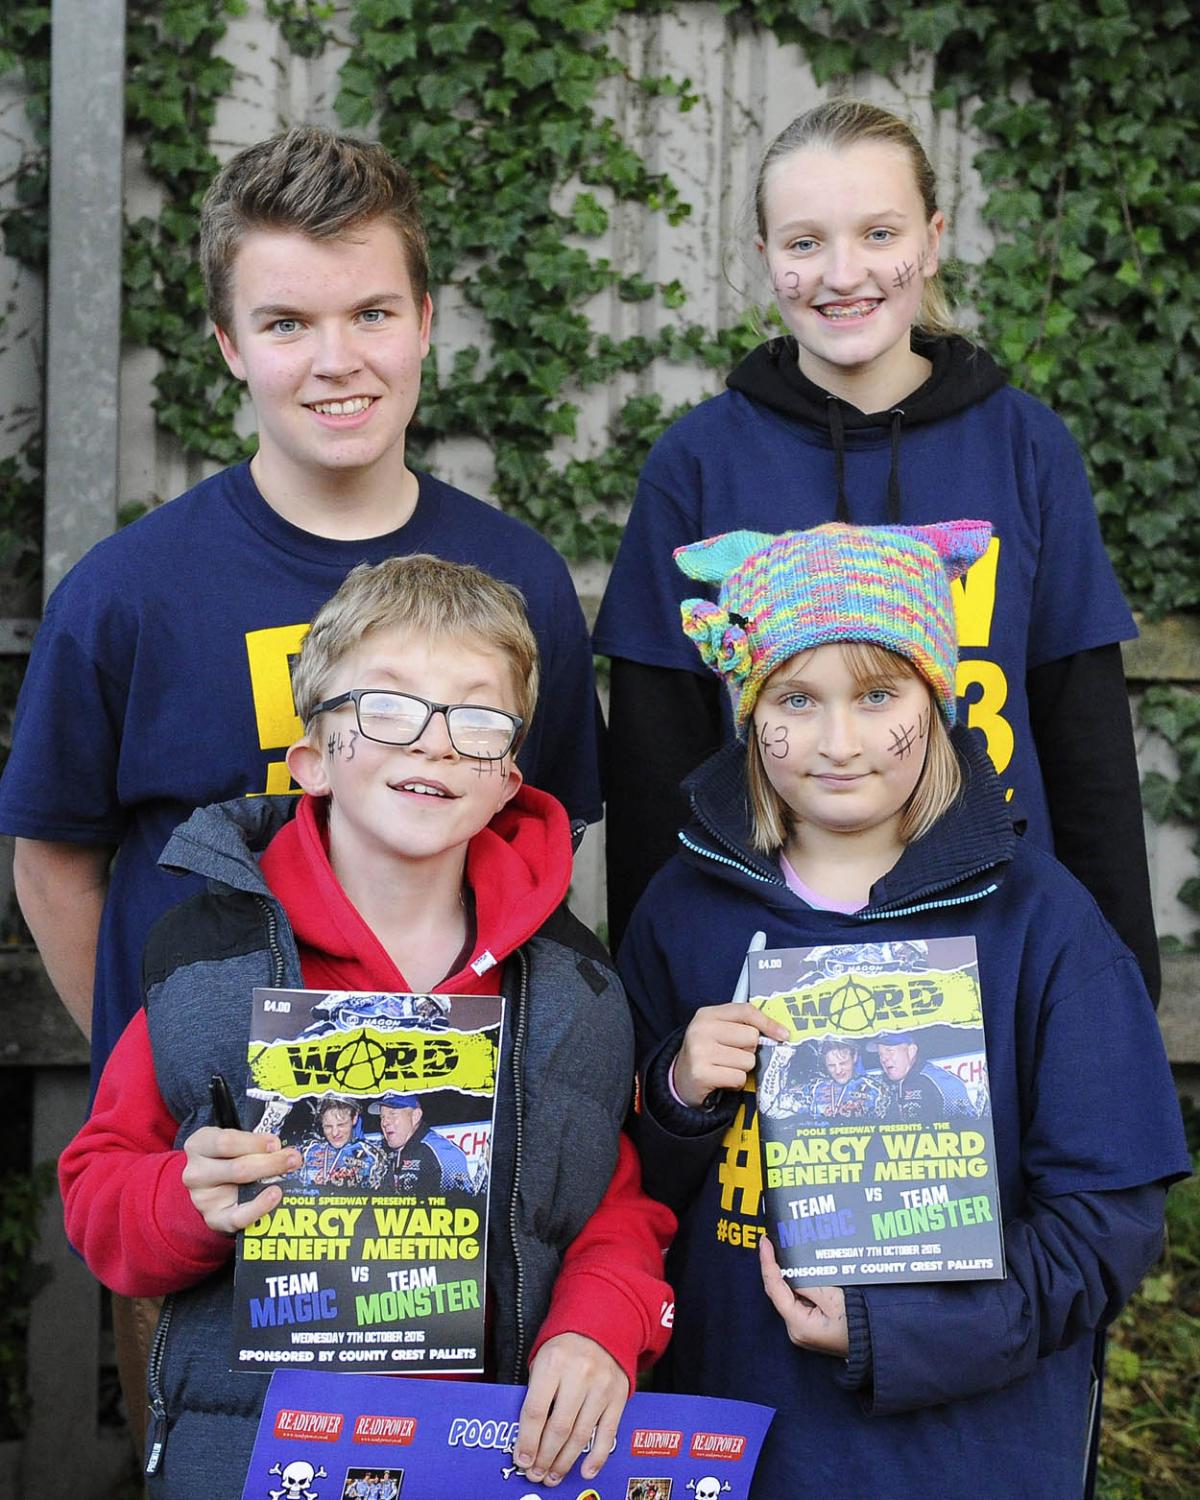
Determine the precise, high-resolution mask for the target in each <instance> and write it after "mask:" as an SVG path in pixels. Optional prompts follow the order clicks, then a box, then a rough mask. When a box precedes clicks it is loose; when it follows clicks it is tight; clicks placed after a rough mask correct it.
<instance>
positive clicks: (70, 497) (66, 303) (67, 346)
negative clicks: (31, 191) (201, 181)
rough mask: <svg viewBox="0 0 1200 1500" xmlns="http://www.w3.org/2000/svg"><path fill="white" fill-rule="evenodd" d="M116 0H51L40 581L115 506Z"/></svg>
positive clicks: (102, 531)
mask: <svg viewBox="0 0 1200 1500" xmlns="http://www.w3.org/2000/svg"><path fill="white" fill-rule="evenodd" d="M124 137H125V0H53V4H52V6H51V33H50V268H49V280H48V286H47V316H46V325H47V326H46V502H45V518H46V540H45V575H44V576H45V581H44V590H45V593H46V594H47V595H48V594H49V593H50V591H51V589H53V587H54V585H55V584H56V583H57V582H58V580H59V579H60V578H61V577H62V575H63V574H64V573H65V572H66V571H67V569H68V568H70V567H71V565H72V564H73V563H75V562H76V561H77V560H78V559H79V558H80V557H81V556H82V555H83V554H84V553H85V552H86V551H87V550H88V548H89V547H90V546H92V544H93V543H94V542H97V541H99V540H100V539H101V538H102V537H105V536H107V535H108V534H109V532H111V531H112V530H113V528H114V526H115V525H116V516H117V392H118V363H119V359H120V338H121V190H122V153H123V150H124Z"/></svg>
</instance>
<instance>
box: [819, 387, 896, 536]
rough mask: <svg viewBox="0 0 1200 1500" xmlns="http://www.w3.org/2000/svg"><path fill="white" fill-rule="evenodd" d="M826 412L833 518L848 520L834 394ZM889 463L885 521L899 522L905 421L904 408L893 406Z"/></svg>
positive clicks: (842, 439)
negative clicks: (834, 490)
mask: <svg viewBox="0 0 1200 1500" xmlns="http://www.w3.org/2000/svg"><path fill="white" fill-rule="evenodd" d="M825 413H826V416H827V417H828V419H829V436H830V439H831V441H832V443H833V462H834V469H835V472H836V474H837V509H836V510H835V512H834V520H835V521H845V522H849V520H850V499H849V496H848V495H847V494H846V425H845V422H844V421H843V420H842V408H841V406H840V404H839V402H838V398H837V397H836V396H826V398H825ZM889 415H890V416H891V419H892V420H891V443H892V456H891V466H890V468H889V469H888V487H887V524H888V525H889V526H897V525H899V523H900V429H901V427H902V426H903V424H904V408H903V407H901V406H893V407H892V410H891V412H890V413H889Z"/></svg>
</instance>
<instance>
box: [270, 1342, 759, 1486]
mask: <svg viewBox="0 0 1200 1500" xmlns="http://www.w3.org/2000/svg"><path fill="white" fill-rule="evenodd" d="M524 1398H525V1389H524V1387H523V1386H514V1385H483V1384H477V1383H475V1382H470V1381H444V1380H408V1379H404V1378H403V1377H394V1376H384V1375H338V1374H321V1373H318V1372H316V1371H307V1370H279V1371H277V1372H276V1373H275V1375H273V1376H272V1378H271V1387H270V1390H269V1391H268V1393H267V1399H266V1403H265V1405H264V1406H263V1414H262V1421H261V1422H260V1424H259V1429H258V1438H257V1440H256V1441H255V1444H254V1456H253V1458H252V1459H251V1461H250V1472H249V1474H248V1475H247V1477H246V1487H245V1489H244V1490H243V1491H242V1500H463V1497H464V1496H469V1497H470V1500H542V1497H543V1496H551V1495H553V1496H558V1497H559V1500H745V1497H746V1496H747V1495H748V1494H749V1493H750V1479H751V1476H752V1475H753V1473H754V1465H755V1463H756V1462H757V1459H758V1451H759V1448H760V1447H761V1446H762V1440H763V1437H764V1436H765V1435H766V1430H767V1424H768V1423H769V1422H770V1420H771V1417H772V1416H773V1415H774V1413H773V1410H772V1408H771V1407H769V1406H756V1405H752V1404H750V1403H749V1402H746V1401H717V1400H713V1399H711V1398H709V1397H706V1396H660V1395H654V1394H642V1393H638V1394H635V1395H633V1396H632V1397H631V1398H630V1400H629V1403H628V1405H627V1406H626V1408H625V1411H624V1414H623V1416H622V1418H621V1425H620V1428H619V1429H618V1431H617V1441H616V1445H615V1447H614V1449H613V1451H612V1453H611V1454H610V1455H609V1458H608V1461H607V1462H606V1463H605V1465H604V1468H603V1469H601V1471H600V1473H599V1474H597V1475H596V1477H595V1478H594V1479H592V1480H584V1479H581V1478H580V1477H579V1465H578V1463H576V1465H575V1467H574V1468H573V1469H572V1471H571V1473H570V1474H569V1475H568V1476H567V1478H566V1479H564V1480H563V1481H562V1482H561V1483H559V1484H557V1485H555V1486H553V1487H546V1486H543V1485H539V1484H534V1483H533V1481H532V1480H530V1479H527V1478H526V1477H525V1475H524V1474H523V1473H522V1472H521V1471H520V1470H519V1469H517V1468H515V1467H514V1465H513V1457H512V1449H513V1444H514V1442H515V1439H516V1435H517V1419H518V1415H519V1413H520V1410H521V1402H522V1401H523V1400H524Z"/></svg>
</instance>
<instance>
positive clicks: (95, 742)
mask: <svg viewBox="0 0 1200 1500" xmlns="http://www.w3.org/2000/svg"><path fill="white" fill-rule="evenodd" d="M418 478H419V481H420V492H419V496H418V500H417V505H416V509H415V510H414V512H413V514H412V516H411V518H410V519H409V521H408V522H407V524H405V525H404V526H402V527H401V528H400V529H399V530H397V531H394V532H390V533H389V534H387V535H385V536H378V537H371V538H369V539H366V540H363V541H331V540H328V539H326V538H324V537H318V536H314V535H313V534H312V533H310V532H306V531H302V530H300V529H299V528H298V527H296V526H292V525H291V524H290V523H289V522H287V521H285V520H283V519H282V517H280V516H279V515H277V514H276V512H275V511H273V510H272V509H271V508H270V506H268V505H267V503H266V502H265V501H264V500H263V498H262V496H261V495H260V494H259V492H258V488H257V486H256V485H255V483H254V480H253V479H252V477H251V475H250V469H249V465H248V464H242V465H239V466H238V467H236V468H232V469H227V470H224V471H223V472H222V473H220V474H217V475H214V476H213V477H212V478H211V479H207V480H205V481H204V482H203V483H201V484H198V485H197V486H196V487H195V488H194V489H192V490H189V491H188V492H187V493H186V494H184V495H181V496H180V497H179V498H178V499H176V500H172V501H171V502H170V503H169V504H167V505H164V506H162V507H161V508H160V509H158V510H155V511H153V512H152V513H151V514H150V515H148V516H145V517H143V518H142V519H141V520H139V521H137V522H135V523H134V524H133V525H132V526H130V527H128V528H126V529H125V530H124V531H120V532H118V533H117V534H116V535H114V536H111V537H108V538H107V539H106V540H104V541H103V542H101V543H99V545H97V546H96V547H94V548H93V549H92V550H91V551H90V552H89V553H88V554H87V556H86V557H85V558H83V559H82V561H81V562H80V563H79V564H78V565H77V566H76V567H75V568H73V569H72V570H71V572H70V573H68V574H67V576H66V577H65V578H64V579H63V581H62V583H60V584H59V586H58V588H57V589H56V590H55V592H54V594H53V596H52V597H51V599H50V602H49V604H48V605H47V608H46V616H45V620H44V622H43V624H42V627H41V629H40V631H39V632H38V636H37V639H36V641H35V642H34V647H33V654H32V656H31V659H30V663H29V670H28V672H27V674H26V678H25V684H24V687H23V689H22V691H21V695H20V698H19V700H18V704H17V714H16V722H15V726H14V736H13V740H14V743H13V751H12V755H11V757H10V759H9V762H8V765H7V768H6V770H5V773H4V777H3V780H2V781H0V830H2V831H3V832H5V833H9V834H16V835H18V836H20V837H24V838H31V839H44V840H50V841H54V842H65V843H77V844H101V845H105V844H112V845H118V846H119V853H118V856H117V859H116V862H115V865H114V867H113V873H112V883H111V886H110V888H109V893H108V899H107V902H106V905H105V909H104V916H103V920H102V923H101V930H100V946H99V953H98V957H97V970H96V990H95V1003H94V1007H93V1031H92V1065H93V1076H94V1077H99V1070H100V1068H101V1067H102V1066H103V1064H104V1061H105V1059H106V1058H107V1057H108V1054H109V1053H110V1052H111V1051H112V1048H113V1047H114V1045H115V1044H116V1042H117V1039H118V1037H119V1036H120V1035H121V1032H122V1030H123V1029H124V1027H125V1025H126V1023H127V1022H128V1020H129V1017H130V1016H131V1015H132V1014H133V1012H134V1011H135V1010H136V1009H137V1006H138V1004H139V1001H140V994H141V953H142V945H143V943H144V941H145V937H146V934H147V932H148V930H149V928H150V926H151V925H152V923H153V922H154V921H155V919H156V918H157V917H158V916H159V915H160V914H161V913H162V912H163V911H165V910H166V908H167V907H169V906H171V905H173V904H174V903H175V902H177V901H179V900H181V899H183V897H185V896H186V895H188V894H189V893H190V892H191V890H192V889H193V888H195V887H196V885H197V884H198V882H195V881H193V880H191V879H190V878H189V879H187V880H185V879H183V878H181V877H179V876H177V875H168V874H166V873H165V872H164V871H161V870H159V869H158V868H157V863H156V862H157V860H158V856H159V854H160V852H161V850H162V848H163V845H164V844H165V843H166V841H167V837H168V836H169V834H170V833H171V831H172V829H173V828H174V827H175V826H176V825H177V824H178V823H180V822H182V821H183V819H184V818H186V817H187V816H188V815H189V814H190V813H191V812H192V810H193V809H194V808H196V807H200V806H203V805H205V804H206V803H209V802H221V801H225V800H226V799H228V798H231V797H241V796H248V797H249V796H258V795H261V794H263V793H269V792H287V791H289V790H295V787H294V786H293V784H292V782H291V779H290V777H289V775H288V770H287V766H286V764H285V763H284V758H283V757H284V752H285V751H286V749H287V747H288V746H289V745H290V744H291V743H292V742H293V741H294V740H296V739H298V738H299V736H300V733H301V726H300V722H299V720H298V719H297V717H296V710H295V706H294V704H293V701H292V691H291V679H290V667H289V663H290V661H291V659H292V658H293V657H294V656H295V654H296V652H297V651H298V650H299V647H300V642H301V640H302V639H303V636H304V634H305V631H306V630H307V628H308V622H309V621H310V620H311V619H312V616H313V615H314V614H315V613H316V611H317V609H318V608H319V607H320V606H321V605H322V604H323V603H324V602H325V601H326V600H327V599H328V598H329V597H330V595H332V594H333V593H334V592H335V590H336V589H337V588H338V585H339V584H340V583H341V582H342V579H343V578H344V577H345V575H346V573H347V572H348V571H349V570H350V569H351V568H352V567H354V566H355V565H356V564H357V563H360V562H369V563H376V562H381V561H382V560H383V559H384V558H387V557H393V556H397V555H403V554H409V553H414V552H431V553H434V554H436V555H437V556H439V557H442V558H446V559H447V560H449V561H452V562H464V563H473V564H475V565H476V566H477V567H480V568H483V569H484V570H485V571H487V572H488V573H491V574H494V575H495V576H496V577H498V578H501V579H503V580H505V581H506V582H508V583H511V584H514V585H515V586H516V587H517V588H519V589H520V590H521V592H522V594H523V595H524V597H525V601H526V606H527V608H528V612H529V618H530V623H531V625H532V627H533V631H534V634H535V635H536V636H537V641H538V647H539V650H540V652H541V671H542V678H541V683H542V686H541V693H540V696H539V700H538V710H537V713H536V714H535V716H534V719H533V723H532V725H531V727H530V730H529V735H528V738H527V739H526V741H525V743H524V745H523V746H522V749H521V754H520V757H519V759H520V764H521V768H522V770H523V771H524V773H525V776H526V778H527V780H529V781H530V782H531V783H532V784H533V785H535V786H538V787H540V788H541V789H542V790H544V791H548V792H551V793H553V794H554V795H555V796H556V797H558V798H559V799H560V801H562V802H563V803H564V804H565V806H566V808H567V811H568V812H569V813H570V814H571V816H572V817H578V818H585V819H587V820H588V821H589V822H594V821H596V820H597V819H598V818H599V817H600V816H601V813H602V795H601V788H600V777H599V766H598V759H599V757H598V735H599V724H600V720H599V709H598V705H597V702H596V694H595V686H594V681H593V675H592V657H591V648H590V645H589V642H588V636H587V625H586V622H585V620H584V617H583V612H582V610H581V609H580V607H579V601H578V599H577V597H576V594H575V589H574V586H573V584H572V582H571V577H570V574H569V573H568V571H567V567H566V564H565V563H564V562H563V560H562V558H561V557H559V555H558V554H557V552H555V551H554V549H553V548H552V547H551V546H550V545H549V543H547V542H545V541H543V539H542V538H541V537H539V536H538V535H537V533H536V532H534V531H533V530H531V529H530V528H529V527H528V526H526V525H524V524H523V523H522V522H520V521H517V520H515V519H514V518H513V517H511V516H506V515H504V514H503V513H502V512H500V511H498V510H494V509H493V508H492V507H491V506H488V505H485V504H484V503H483V502H482V501H481V500H476V499H473V498H472V497H471V496H470V495H466V494H464V493H463V492H462V491H461V490H457V489H453V488H452V487H451V486H450V485H447V484H443V483H442V482H441V481H440V480H437V479H434V478H432V477H431V476H430V475H428V474H421V475H419V476H418Z"/></svg>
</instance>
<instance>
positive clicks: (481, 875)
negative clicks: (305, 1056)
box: [261, 786, 571, 994]
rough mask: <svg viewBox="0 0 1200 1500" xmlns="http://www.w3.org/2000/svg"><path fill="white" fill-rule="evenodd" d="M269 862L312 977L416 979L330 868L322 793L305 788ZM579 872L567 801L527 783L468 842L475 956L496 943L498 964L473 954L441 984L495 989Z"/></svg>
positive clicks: (343, 981) (362, 984)
mask: <svg viewBox="0 0 1200 1500" xmlns="http://www.w3.org/2000/svg"><path fill="white" fill-rule="evenodd" d="M261 868H262V874H263V878H264V879H265V880H266V882H267V884H268V886H269V887H270V888H271V891H272V893H273V894H274V895H275V896H276V897H277V898H278V899H279V901H280V902H281V903H282V904H283V909H284V911H285V912H286V913H287V916H288V920H289V922H290V923H291V925H292V930H293V931H294V932H295V934H296V941H297V943H298V944H299V947H300V958H301V965H302V968H303V970H304V980H305V983H306V984H308V985H310V986H312V987H315V988H319V987H324V986H329V987H331V988H338V989H382V988H386V989H392V990H398V991H405V990H407V989H409V988H410V986H409V985H408V982H407V981H406V980H405V978H404V975H403V974H401V973H400V971H399V969H397V968H396V966H395V964H394V963H393V962H392V960H391V958H390V957H389V956H388V954H387V953H386V951H385V950H384V948H383V946H382V944H381V943H380V942H379V940H378V939H377V938H376V936H375V934H374V933H373V932H372V931H371V929H370V928H369V927H368V926H367V924H366V923H365V922H364V921H363V919H362V917H361V916H359V914H358V912H357V910H356V909H355V907H354V906H353V905H352V904H351V902H350V900H349V898H348V897H347V895H346V893H345V891H343V890H342V888H341V886H340V885H339V884H338V882H337V878H336V877H335V875H334V873H333V870H332V869H331V868H330V864H329V845H328V835H327V832H326V825H325V803H324V800H323V799H322V798H312V797H309V796H307V795H305V796H303V797H301V799H300V805H299V807H298V809H297V812H296V816H295V817H294V818H293V819H292V820H291V821H290V822H289V823H286V824H285V825H284V827H283V828H282V829H280V831H279V832H278V833H277V834H276V835H275V837H274V838H273V839H272V840H271V843H270V845H269V846H268V848H267V850H266V852H265V853H264V854H263V857H262V866H261ZM570 881H571V834H570V827H569V824H568V822H567V814H566V812H565V810H564V809H563V807H562V804H561V803H559V802H558V801H556V799H555V798H553V797H551V796H550V795H549V793H548V792H539V791H538V790H537V789H536V788H534V787H530V786H522V787H521V788H520V789H519V790H518V792H517V794H516V796H515V797H514V798H513V799H512V801H511V802H509V803H508V804H507V805H506V806H505V807H503V808H501V810H500V811H499V812H498V813H497V814H496V816H495V817H494V818H493V819H492V821H491V822H490V823H489V824H488V826H487V827H486V828H484V829H481V831H480V832H479V833H477V834H476V835H475V837H474V838H473V839H472V840H471V842H470V844H469V845H468V846H467V884H468V886H469V887H470V888H471V891H472V893H473V894H474V897H475V921H476V935H475V944H474V948H473V950H472V953H471V963H472V964H473V963H478V962H479V961H480V960H481V959H483V958H484V955H485V954H489V953H490V954H491V956H492V958H493V959H494V960H495V964H494V965H493V964H489V963H487V962H486V960H485V961H484V963H483V971H482V973H476V972H475V970H474V969H472V968H471V966H470V964H468V965H466V966H464V967H463V969H461V970H460V971H459V973H458V974H451V975H448V976H447V977H446V978H445V979H444V980H443V981H442V982H441V983H440V984H439V985H438V989H439V990H442V991H444V992H445V993H447V994H480V993H485V994H494V993H495V991H496V989H497V984H498V980H499V968H498V965H499V964H500V962H501V961H502V960H504V959H505V958H507V957H508V955H509V954H510V953H512V952H513V950H514V949H515V948H518V947H519V946H520V945H521V944H522V943H523V942H525V940H526V939H527V938H529V937H532V936H533V934H534V933H535V932H536V931H537V930H538V928H539V927H540V926H541V925H542V923H543V922H545V920H546V919H547V917H549V916H550V914H551V912H553V911H554V910H555V908H556V907H557V906H558V905H559V904H560V903H561V902H562V900H563V898H564V897H565V896H566V894H567V887H568V885H569V884H570Z"/></svg>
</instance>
